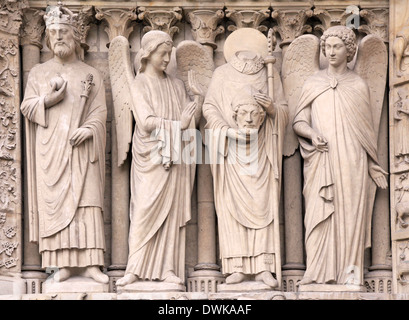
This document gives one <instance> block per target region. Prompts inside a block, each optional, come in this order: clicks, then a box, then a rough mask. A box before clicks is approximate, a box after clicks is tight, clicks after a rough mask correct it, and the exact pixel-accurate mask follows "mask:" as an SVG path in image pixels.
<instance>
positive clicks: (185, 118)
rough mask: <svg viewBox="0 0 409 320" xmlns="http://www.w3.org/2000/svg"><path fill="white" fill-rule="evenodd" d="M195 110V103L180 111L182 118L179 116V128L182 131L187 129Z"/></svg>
mask: <svg viewBox="0 0 409 320" xmlns="http://www.w3.org/2000/svg"><path fill="white" fill-rule="evenodd" d="M196 108H197V103H196V102H191V103H189V104H188V105H187V107H186V108H185V109H183V111H182V116H181V119H180V120H181V124H180V125H181V127H182V130H186V129H187V128H188V127H189V124H190V121H192V117H193V115H194V113H195V111H196Z"/></svg>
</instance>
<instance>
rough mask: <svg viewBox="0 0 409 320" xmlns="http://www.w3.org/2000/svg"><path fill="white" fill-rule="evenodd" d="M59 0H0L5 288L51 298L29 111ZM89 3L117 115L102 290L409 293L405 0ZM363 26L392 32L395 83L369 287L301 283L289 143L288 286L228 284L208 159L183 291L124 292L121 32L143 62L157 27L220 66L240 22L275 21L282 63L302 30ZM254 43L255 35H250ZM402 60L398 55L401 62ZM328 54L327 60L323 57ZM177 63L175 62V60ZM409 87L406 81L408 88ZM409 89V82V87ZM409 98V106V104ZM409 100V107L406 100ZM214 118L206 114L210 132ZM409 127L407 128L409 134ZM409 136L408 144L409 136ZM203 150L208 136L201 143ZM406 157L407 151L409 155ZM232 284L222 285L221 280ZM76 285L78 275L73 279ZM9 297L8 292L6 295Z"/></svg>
mask: <svg viewBox="0 0 409 320" xmlns="http://www.w3.org/2000/svg"><path fill="white" fill-rule="evenodd" d="M56 4H57V1H55V3H51V1H42V0H24V1H12V0H1V1H0V6H1V9H2V10H1V13H0V22H1V23H0V52H1V54H0V56H1V62H0V63H1V70H0V114H1V126H0V146H1V147H0V229H2V230H0V242H1V243H0V294H1V295H3V296H4V297H6V296H7V297H10V296H20V297H23V298H24V299H31V298H33V297H39V296H41V297H45V298H50V299H51V297H50V296H47V294H45V292H44V291H43V286H44V283H46V281H47V280H48V278H49V277H50V276H51V275H52V272H53V271H55V270H51V269H50V268H48V269H47V270H44V269H43V268H41V257H40V255H39V253H38V251H39V250H38V246H37V245H36V244H33V243H30V242H29V232H30V230H29V215H30V212H29V211H28V206H27V205H26V203H27V197H28V194H29V193H28V192H27V190H28V188H30V182H29V181H28V177H27V175H26V173H27V168H26V167H25V166H26V162H25V151H24V146H25V138H24V137H25V126H24V124H23V123H24V122H23V121H22V115H21V113H20V109H19V106H20V103H21V101H22V100H23V93H24V88H25V86H26V84H27V76H28V73H29V71H30V70H31V69H32V68H33V67H34V66H35V65H36V64H38V63H43V62H45V61H47V60H49V59H50V58H51V57H52V53H51V51H50V50H49V48H47V45H46V43H45V39H44V30H45V25H44V20H43V16H44V14H45V10H46V8H47V5H56ZM63 5H64V6H66V7H68V8H70V10H72V11H73V12H75V13H79V18H80V21H81V44H82V50H83V59H84V62H85V63H87V64H89V65H90V66H92V67H94V68H96V69H97V70H98V71H99V72H100V73H101V74H102V76H103V79H104V85H105V95H106V105H107V110H108V117H107V123H106V128H107V142H106V150H105V152H106V156H105V159H106V160H105V161H106V164H105V175H106V176H105V181H106V183H105V191H104V210H103V215H104V231H105V243H106V252H105V254H104V259H105V264H104V269H103V271H104V273H106V274H107V275H108V276H109V279H110V280H109V289H108V290H107V292H105V293H101V292H96V293H93V294H89V295H88V296H87V298H93V299H127V298H133V299H139V298H140V299H185V298H186V299H237V298H240V297H250V298H256V299H312V298H314V299H315V298H322V299H328V298H331V299H361V298H364V299H406V298H407V297H408V296H407V294H408V293H409V289H408V288H409V287H408V286H407V284H408V281H409V278H408V277H409V267H408V266H409V233H408V229H407V225H408V222H407V221H408V219H409V198H408V199H406V198H407V197H409V195H408V194H409V193H408V190H409V182H407V181H409V180H408V177H407V175H408V172H409V151H408V152H407V153H405V147H407V148H408V150H409V131H408V130H407V129H406V127H407V126H408V125H409V124H408V123H406V121H407V120H406V117H408V114H409V111H408V113H405V102H406V101H408V100H406V101H405V99H407V98H408V97H409V87H408V82H409V69H408V67H407V66H408V64H409V58H408V56H409V42H408V41H409V32H408V31H406V30H407V29H409V4H408V3H407V1H406V0H382V1H378V0H355V1H353V0H348V1H344V0H309V1H284V0H279V1H278V0H277V1H225V2H219V1H207V2H202V1H195V0H192V1H151V2H143V1H70V0H67V1H63ZM336 25H346V26H348V27H351V28H353V30H354V31H355V33H356V35H357V39H358V42H360V41H361V40H362V38H364V37H365V36H367V35H370V34H375V35H377V36H379V37H381V38H382V40H383V41H384V43H385V45H386V46H387V48H388V49H389V64H388V81H387V85H386V86H385V96H384V97H385V98H384V101H383V106H382V110H381V116H380V125H379V128H380V129H379V134H378V137H379V138H378V157H379V162H380V165H381V166H382V167H383V168H385V169H386V170H387V171H388V172H389V187H388V188H387V189H382V190H381V189H378V191H377V193H376V197H375V204H374V209H373V215H372V239H371V247H370V248H369V249H367V250H366V251H365V263H364V265H365V268H364V271H365V272H364V290H363V292H348V291H347V292H345V291H342V290H341V291H338V290H335V291H328V290H327V289H322V291H319V292H308V290H307V291H305V290H302V291H299V290H298V287H297V285H296V284H297V282H298V281H300V280H301V279H302V278H303V275H304V272H305V269H306V256H305V247H304V246H305V243H304V241H305V239H304V234H305V228H304V215H305V208H304V199H303V159H302V157H301V154H300V150H299V148H298V146H297V145H296V144H294V143H292V141H284V150H283V162H282V175H283V178H282V186H281V187H282V190H281V199H280V200H281V201H280V210H279V227H278V229H279V237H280V241H279V242H280V246H281V250H279V251H280V259H279V260H280V261H281V270H282V276H281V284H280V286H279V288H280V290H278V291H272V290H271V291H269V290H266V288H264V287H261V288H260V290H258V289H257V290H255V291H254V290H253V289H252V290H251V291H249V290H248V288H247V287H246V286H245V285H243V286H242V287H237V288H235V289H234V290H233V291H227V292H226V291H224V290H223V292H221V291H220V290H219V289H218V288H223V286H222V285H223V284H224V283H225V277H224V276H223V274H222V270H221V265H222V264H221V261H220V258H219V236H218V225H217V216H216V211H215V203H214V190H213V182H212V175H211V171H210V166H209V165H208V164H199V165H197V168H196V179H195V185H194V187H193V193H192V208H191V216H192V218H191V220H190V221H189V222H188V224H187V226H186V249H185V251H186V252H185V268H184V269H185V278H184V285H185V290H184V292H169V291H164V292H161V291H160V290H159V289H156V288H145V289H144V290H142V291H139V292H138V293H136V294H135V293H132V292H131V293H130V292H126V291H119V292H118V287H117V285H116V281H117V280H118V279H120V278H122V277H123V276H124V273H125V269H126V265H127V259H128V232H129V227H130V221H129V202H130V196H131V195H130V185H129V181H130V166H131V160H130V159H129V157H128V158H126V159H125V160H124V162H123V163H122V165H121V166H118V157H120V156H121V155H120V154H119V153H118V147H117V143H116V141H117V132H116V126H115V118H114V106H113V100H114V97H113V94H112V90H111V80H110V71H109V47H110V42H111V41H112V40H113V39H114V38H115V37H116V36H123V37H125V38H127V39H128V41H129V44H130V56H131V61H133V59H134V57H135V56H136V54H137V52H138V50H139V49H140V48H141V39H142V36H143V35H144V34H145V33H146V32H148V31H150V30H161V31H164V32H166V33H168V34H169V35H170V36H171V37H172V39H173V42H174V46H175V47H176V46H177V45H178V44H179V43H181V42H182V41H184V40H193V41H196V42H198V43H200V44H201V45H203V46H204V47H205V48H206V50H207V51H208V52H209V53H210V54H212V55H213V61H214V66H215V68H216V67H218V66H221V65H223V64H224V63H226V61H225V58H224V54H223V48H224V43H225V41H226V38H227V37H228V36H229V35H230V34H231V33H232V32H234V31H235V30H238V29H240V28H254V29H257V30H259V31H260V32H262V33H264V34H265V35H267V33H268V31H269V30H270V29H272V30H273V33H274V35H275V36H276V39H277V45H276V46H275V50H274V52H273V56H274V57H275V58H276V62H275V68H276V69H277V71H278V73H279V74H280V73H281V66H282V61H283V57H284V55H285V54H286V51H287V49H288V47H289V45H290V44H291V42H292V41H294V40H295V39H296V38H297V37H299V36H301V35H303V34H314V35H316V36H317V37H320V36H321V35H322V34H323V32H324V31H325V30H327V29H328V28H329V27H331V26H336ZM243 41H245V39H243ZM397 59H398V62H397V61H396V60H397ZM322 63H323V62H322ZM169 67H170V66H169ZM406 87H407V88H406ZM406 90H407V91H406ZM408 108H409V107H408ZM408 110H409V109H408ZM203 126H204V123H203V122H202V123H201V124H200V128H201V129H202V130H203ZM406 135H408V136H406ZM406 143H408V145H405V144H406ZM203 148H204V146H203ZM406 155H407V156H408V158H407V159H406ZM220 286H222V287H220ZM67 287H69V285H68V286H67ZM64 290H65V291H64V292H62V293H61V294H60V295H59V296H58V298H61V299H64V298H68V299H69V298H72V297H74V296H75V297H77V296H78V295H77V294H78V293H81V292H82V291H81V289H78V290H76V289H75V288H74V289H72V288H70V289H64ZM0 299H1V296H0Z"/></svg>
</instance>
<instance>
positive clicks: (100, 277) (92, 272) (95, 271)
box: [83, 266, 109, 283]
mask: <svg viewBox="0 0 409 320" xmlns="http://www.w3.org/2000/svg"><path fill="white" fill-rule="evenodd" d="M83 276H84V277H89V278H92V279H94V280H95V281H96V282H99V283H108V282H109V277H108V276H107V275H106V274H105V273H103V272H102V271H101V269H100V268H99V267H97V266H91V267H87V268H86V269H85V271H84V273H83Z"/></svg>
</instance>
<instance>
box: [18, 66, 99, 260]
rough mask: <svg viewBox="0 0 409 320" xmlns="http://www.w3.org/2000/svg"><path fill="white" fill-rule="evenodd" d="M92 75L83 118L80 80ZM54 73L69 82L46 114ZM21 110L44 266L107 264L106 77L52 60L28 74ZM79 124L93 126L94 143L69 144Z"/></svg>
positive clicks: (35, 226) (36, 236) (34, 227)
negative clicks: (62, 94) (105, 204)
mask: <svg viewBox="0 0 409 320" xmlns="http://www.w3.org/2000/svg"><path fill="white" fill-rule="evenodd" d="M89 73H91V74H93V77H94V83H95V86H94V87H93V88H92V90H91V92H90V94H89V97H88V99H87V102H86V104H85V106H84V109H83V111H82V114H81V111H80V107H79V106H80V100H81V96H80V95H81V92H82V83H81V81H84V80H85V79H86V76H87V74H89ZM57 74H60V75H61V76H62V77H63V78H64V79H65V80H67V88H66V92H65V97H64V99H63V100H62V101H61V102H59V103H58V104H56V105H54V106H52V107H50V108H48V109H46V108H45V106H44V99H45V96H46V94H48V93H49V91H50V89H51V85H50V80H51V79H52V78H53V77H55V76H56V75H57ZM21 112H22V113H23V115H24V116H25V117H26V142H27V161H28V166H27V167H28V176H29V177H30V179H29V180H30V182H31V184H30V186H29V187H30V190H29V199H30V201H29V212H30V219H31V216H33V217H37V216H38V220H37V219H33V220H32V221H33V224H32V225H31V226H30V229H32V230H31V231H30V234H31V235H32V236H31V240H32V241H39V247H40V252H41V254H42V265H43V267H47V266H57V267H75V266H77V267H83V266H89V265H103V264H104V259H103V251H104V250H105V239H104V225H103V216H102V210H103V201H104V182H105V141H106V129H105V128H106V117H107V110H106V104H105V89H104V85H103V79H102V77H101V76H100V75H99V73H98V71H97V70H96V69H94V68H92V67H90V66H88V65H86V64H85V63H83V62H80V61H76V62H73V63H67V64H61V63H59V62H57V61H55V60H54V59H52V60H49V61H47V62H45V63H43V64H40V65H37V66H35V67H34V68H33V69H32V70H31V71H30V74H29V77H28V82H27V87H26V91H25V95H24V100H23V102H22V104H21ZM80 119H82V120H81V123H80ZM78 125H80V126H81V127H83V128H88V129H90V130H91V132H92V138H90V139H87V140H85V141H84V142H83V143H81V144H80V145H78V146H75V147H73V146H71V144H70V141H69V139H70V137H71V135H72V134H73V132H74V131H75V130H76V129H77V128H78Z"/></svg>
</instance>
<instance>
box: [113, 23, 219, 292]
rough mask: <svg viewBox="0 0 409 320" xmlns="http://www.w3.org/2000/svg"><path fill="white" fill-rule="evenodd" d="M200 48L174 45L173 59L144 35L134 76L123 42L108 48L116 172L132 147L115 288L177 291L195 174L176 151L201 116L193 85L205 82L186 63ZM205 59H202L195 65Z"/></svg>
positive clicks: (169, 48) (154, 37) (164, 44)
mask: <svg viewBox="0 0 409 320" xmlns="http://www.w3.org/2000/svg"><path fill="white" fill-rule="evenodd" d="M200 46H201V45H200V44H197V43H196V42H194V41H188V42H185V43H183V44H182V43H181V44H180V45H179V46H178V49H177V50H176V59H173V58H175V56H174V55H173V54H172V52H175V50H174V49H176V48H174V47H173V42H172V39H171V37H170V36H169V34H167V33H165V32H163V31H159V30H152V31H149V32H147V33H146V34H145V35H144V36H143V37H142V40H141V49H140V50H139V51H138V53H137V55H136V59H135V66H136V67H135V68H136V73H137V74H136V76H135V74H134V71H133V70H132V65H131V63H130V55H129V42H128V40H127V39H126V38H124V37H122V36H118V37H116V38H114V39H113V40H112V42H111V45H110V50H109V66H110V77H111V83H112V91H113V101H114V112H115V122H116V130H117V138H118V139H117V143H118V161H119V163H118V165H121V164H122V163H123V162H124V161H125V159H126V157H127V156H128V155H127V154H128V151H129V146H130V144H131V145H132V164H131V175H130V176H131V178H130V180H131V181H130V188H131V200H130V230H129V255H128V263H127V267H126V271H125V275H124V277H123V278H121V279H119V280H118V281H117V285H118V286H125V285H128V284H131V283H133V282H135V281H143V280H150V281H152V280H155V281H158V282H160V283H168V284H172V285H174V284H176V285H182V284H183V283H184V266H185V226H186V224H187V222H188V221H189V220H190V217H191V195H192V188H193V183H194V177H195V169H196V166H195V161H194V159H193V160H192V161H189V159H190V158H189V157H183V154H182V153H181V151H182V150H186V148H187V149H189V150H190V148H189V147H188V144H189V143H190V140H189V141H187V140H188V139H187V138H186V137H185V134H184V133H186V132H188V129H192V131H193V132H195V131H196V126H197V125H198V121H199V120H200V115H201V103H202V102H203V98H202V95H203V94H202V91H201V90H202V88H201V83H198V79H204V78H206V77H205V76H204V77H202V76H201V74H206V70H204V71H203V70H202V71H203V72H202V73H200V72H197V73H193V71H192V70H194V69H195V68H194V67H190V63H193V62H192V61H191V60H189V59H195V58H197V57H196V56H195V53H197V54H199V55H200V54H201V53H203V51H202V48H201V47H200ZM186 48H187V49H186ZM186 50H188V51H190V54H187V52H186ZM206 58H207V59H208V60H206ZM209 59H211V60H212V57H209V56H205V57H203V58H202V59H201V61H202V62H203V61H209ZM189 61H190V62H189ZM175 62H178V65H177V67H175V68H174V70H177V71H178V72H179V74H178V76H180V78H181V79H183V80H184V81H186V86H185V84H184V82H183V81H182V80H181V79H178V78H177V77H176V76H177V75H176V74H170V73H167V72H166V70H167V67H168V66H169V67H172V66H170V64H171V63H175ZM196 66H198V67H200V62H196ZM173 67H174V66H173ZM189 69H191V70H189ZM202 82H203V81H202ZM187 89H188V90H187ZM189 94H190V95H191V97H192V98H193V99H191V97H190V96H189ZM133 122H135V128H134V129H133ZM132 131H133V138H132ZM131 139H132V141H131Z"/></svg>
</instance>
